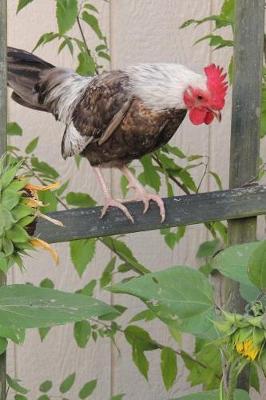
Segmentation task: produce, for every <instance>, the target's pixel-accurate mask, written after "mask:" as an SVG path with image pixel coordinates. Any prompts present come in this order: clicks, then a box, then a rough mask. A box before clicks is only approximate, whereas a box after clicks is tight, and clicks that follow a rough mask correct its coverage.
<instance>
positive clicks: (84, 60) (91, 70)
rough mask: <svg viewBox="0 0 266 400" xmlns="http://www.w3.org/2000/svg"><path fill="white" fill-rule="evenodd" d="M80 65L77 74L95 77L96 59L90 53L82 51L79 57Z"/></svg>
mask: <svg viewBox="0 0 266 400" xmlns="http://www.w3.org/2000/svg"><path fill="white" fill-rule="evenodd" d="M78 61H79V65H78V67H77V69H76V71H77V73H78V74H80V75H83V76H93V75H95V72H96V64H95V61H94V59H93V58H92V56H91V55H90V54H88V52H85V51H82V52H80V53H79V55H78Z"/></svg>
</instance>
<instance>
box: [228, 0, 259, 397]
mask: <svg viewBox="0 0 266 400" xmlns="http://www.w3.org/2000/svg"><path fill="white" fill-rule="evenodd" d="M264 3H265V1H264V0H237V1H236V14H235V38H234V39H235V48H234V84H233V102H232V128H231V148H230V174H229V175H230V183H229V186H230V188H234V187H238V186H242V185H244V184H246V183H248V182H250V181H251V180H254V179H256V177H257V174H258V162H259V128H260V106H261V82H262V65H263V42H264V11H265V10H264ZM256 229H257V218H256V217H253V218H248V219H246V220H235V221H230V222H229V244H236V243H243V242H248V241H253V240H256ZM225 299H230V302H229V304H228V309H229V310H230V311H233V312H244V310H245V302H244V300H243V299H241V296H240V293H239V284H238V283H236V282H233V281H229V280H227V281H226V284H225ZM239 387H241V388H243V389H246V390H248V389H249V379H248V370H246V371H244V372H243V373H242V375H241V376H240V379H239Z"/></svg>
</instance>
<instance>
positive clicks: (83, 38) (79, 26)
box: [77, 17, 99, 75]
mask: <svg viewBox="0 0 266 400" xmlns="http://www.w3.org/2000/svg"><path fill="white" fill-rule="evenodd" d="M77 24H78V28H79V31H80V34H81V37H82V41H83V43H84V46H85V49H86V52H87V54H88V56H89V57H90V58H93V57H92V55H91V51H90V49H89V47H88V44H87V41H86V38H85V35H84V32H83V29H82V26H81V22H80V18H79V17H77ZM94 62H95V72H96V74H97V75H99V70H98V65H97V62H96V60H94Z"/></svg>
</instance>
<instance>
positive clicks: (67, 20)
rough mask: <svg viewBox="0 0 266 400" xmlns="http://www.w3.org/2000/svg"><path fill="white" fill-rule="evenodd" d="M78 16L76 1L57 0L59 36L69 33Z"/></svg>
mask: <svg viewBox="0 0 266 400" xmlns="http://www.w3.org/2000/svg"><path fill="white" fill-rule="evenodd" d="M77 16H78V1H77V0H57V1H56V18H57V25H58V30H59V33H60V35H63V34H64V33H66V32H67V31H69V30H70V29H71V28H72V27H73V25H74V24H75V22H76V18H77Z"/></svg>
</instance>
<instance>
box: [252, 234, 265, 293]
mask: <svg viewBox="0 0 266 400" xmlns="http://www.w3.org/2000/svg"><path fill="white" fill-rule="evenodd" d="M248 277H249V279H250V280H251V282H252V283H253V284H254V285H255V286H257V288H259V289H260V290H262V291H264V292H265V290H266V241H263V242H260V244H259V245H258V246H257V247H256V249H255V250H254V251H253V252H252V254H251V256H250V257H249V260H248Z"/></svg>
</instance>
